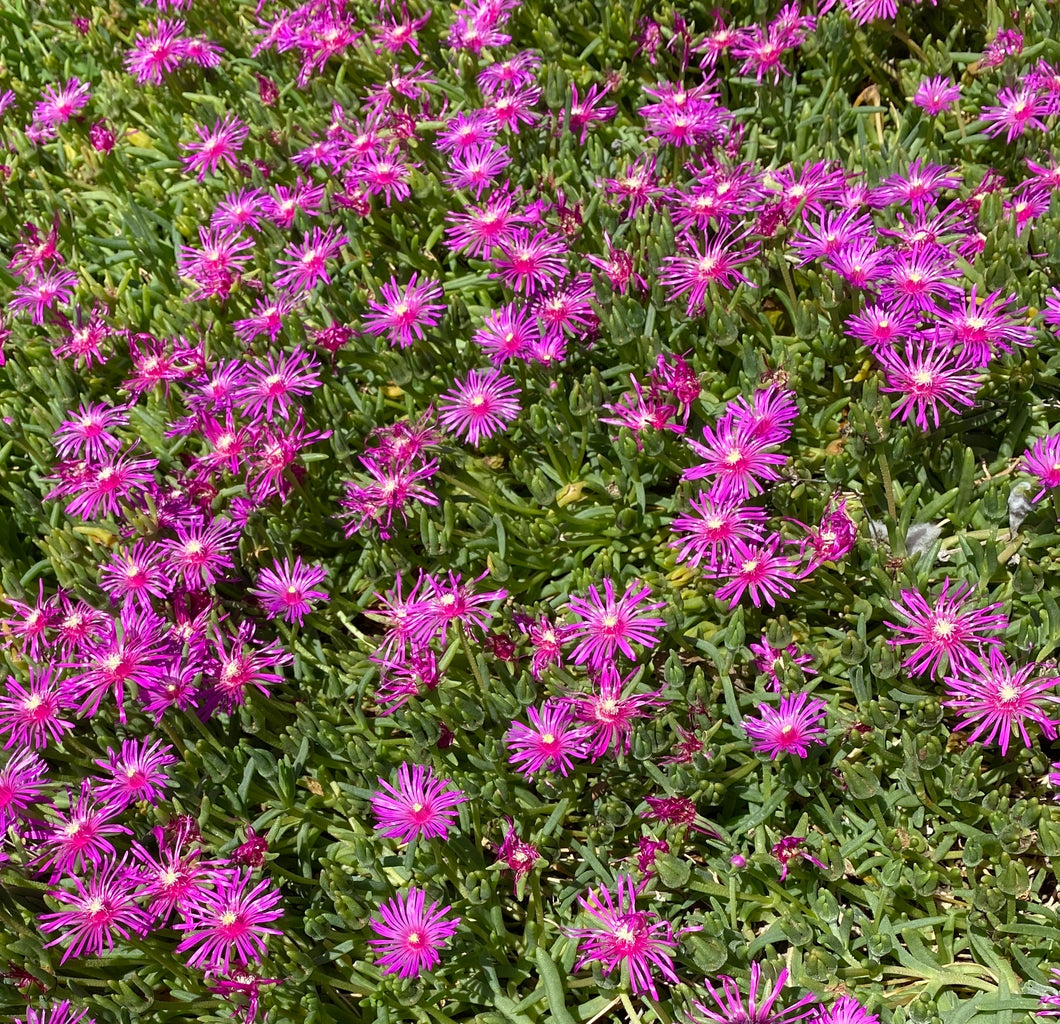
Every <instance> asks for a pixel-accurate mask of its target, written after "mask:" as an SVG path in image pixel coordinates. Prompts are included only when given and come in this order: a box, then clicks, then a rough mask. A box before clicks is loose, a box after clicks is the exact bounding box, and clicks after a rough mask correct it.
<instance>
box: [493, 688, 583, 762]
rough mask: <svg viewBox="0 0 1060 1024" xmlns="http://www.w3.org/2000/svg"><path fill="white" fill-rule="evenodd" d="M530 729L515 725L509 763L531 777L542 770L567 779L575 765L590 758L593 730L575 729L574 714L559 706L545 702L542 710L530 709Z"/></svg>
mask: <svg viewBox="0 0 1060 1024" xmlns="http://www.w3.org/2000/svg"><path fill="white" fill-rule="evenodd" d="M526 714H527V717H528V718H529V719H530V725H524V724H523V723H522V722H512V727H511V729H510V730H509V731H508V735H507V737H506V741H507V744H508V749H509V750H510V751H511V754H510V755H509V758H508V760H509V761H510V762H511V763H512V765H514V766H515V767H516V768H518V769H519V770H520V771H522V772H523V774H524V775H527V776H530V775H533V774H535V773H536V772H539V771H541V770H542V769H546V768H547V769H548V770H549V771H552V772H559V773H560V774H561V775H567V774H568V773H569V772H570V771H571V770H572V769H573V768H574V762H575V761H580V760H582V759H583V758H585V757H586V756H587V755H588V752H589V751H588V744H589V737H590V735H591V732H592V730H590V729H589V728H588V727H586V726H575V725H574V724H573V723H574V719H573V715H572V714H571V711H570V710H569V709H568V708H566V707H563V706H562V705H560V704H558V703H549V702H546V703H545V704H543V705H542V707H541V708H540V710H539V709H538V708H533V707H531V708H527V712H526Z"/></svg>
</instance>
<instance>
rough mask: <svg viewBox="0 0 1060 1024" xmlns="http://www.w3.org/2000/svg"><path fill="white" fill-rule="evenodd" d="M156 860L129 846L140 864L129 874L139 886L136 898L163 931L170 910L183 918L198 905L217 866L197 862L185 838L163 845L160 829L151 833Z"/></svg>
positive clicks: (178, 838) (136, 845) (181, 835)
mask: <svg viewBox="0 0 1060 1024" xmlns="http://www.w3.org/2000/svg"><path fill="white" fill-rule="evenodd" d="M154 834H155V839H156V840H157V841H158V847H159V849H158V856H157V857H155V856H154V855H153V854H151V853H149V852H148V851H147V850H146V849H145V848H144V847H143V846H141V845H140V844H139V843H136V842H134V843H133V844H132V855H133V857H134V858H136V860H138V861H139V862H140V863H139V864H138V865H134V866H133V867H132V868H131V869H130V871H131V872H132V873H134V874H135V875H136V876H137V878H138V879H139V882H140V887H141V888H140V890H139V893H138V895H139V896H140V897H141V898H142V899H146V900H147V911H148V913H149V914H150V915H151V918H152V921H153V922H154V924H155V925H156V926H158V927H165V926H166V924H167V923H168V922H169V918H170V916H171V915H172V913H173V911H174V910H178V911H180V912H181V913H182V914H185V916H186V909H187V908H188V907H189V906H190V905H191V904H193V903H201V902H202V901H203V899H205V898H206V897H207V890H208V889H209V888H210V887H211V886H212V885H213V880H214V877H215V875H216V874H217V871H218V868H219V867H220V865H219V863H217V862H215V861H204V860H200V857H199V850H198V849H196V848H192V849H188V848H187V847H186V846H185V843H186V842H187V840H188V836H187V835H185V834H183V833H181V834H178V835H177V836H176V838H175V839H174V840H173V842H172V844H170V843H167V841H166V839H165V835H164V832H163V829H161V828H156V829H155V830H154Z"/></svg>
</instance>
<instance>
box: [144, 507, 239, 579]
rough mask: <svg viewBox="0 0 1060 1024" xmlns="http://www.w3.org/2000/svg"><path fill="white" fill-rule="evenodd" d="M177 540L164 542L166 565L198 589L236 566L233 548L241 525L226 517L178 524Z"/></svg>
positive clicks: (175, 576)
mask: <svg viewBox="0 0 1060 1024" xmlns="http://www.w3.org/2000/svg"><path fill="white" fill-rule="evenodd" d="M176 531H177V536H176V539H175V540H173V539H167V540H163V541H161V542H160V543H161V545H162V547H163V548H164V549H165V552H166V555H165V565H166V568H167V569H168V570H169V571H170V572H171V573H172V574H173V578H174V579H176V580H179V581H181V582H182V583H183V584H184V585H185V586H186V587H188V588H189V589H193V590H199V589H201V588H203V587H206V586H210V585H212V584H214V583H216V582H217V581H218V579H220V578H221V574H222V573H223V572H224V570H225V569H230V568H232V566H233V562H232V554H231V553H232V551H233V550H234V549H235V546H236V543H237V542H238V539H239V534H240V532H241V528H240V526H239V525H238V524H237V523H233V522H230V521H229V520H227V519H209V520H207V519H201V520H200V521H199V522H197V523H194V524H192V525H188V526H186V525H183V524H178V525H177V528H176Z"/></svg>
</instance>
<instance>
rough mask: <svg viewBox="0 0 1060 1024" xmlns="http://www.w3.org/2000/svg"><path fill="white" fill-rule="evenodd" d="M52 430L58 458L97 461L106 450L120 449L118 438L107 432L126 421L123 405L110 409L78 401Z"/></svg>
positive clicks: (123, 424) (125, 411) (105, 406)
mask: <svg viewBox="0 0 1060 1024" xmlns="http://www.w3.org/2000/svg"><path fill="white" fill-rule="evenodd" d="M67 415H68V416H69V417H70V418H69V419H66V420H63V421H62V423H60V424H59V426H58V428H57V429H56V431H55V435H54V441H53V443H54V444H55V450H56V451H57V452H58V453H59V457H60V458H62V459H72V458H84V459H90V460H92V461H101V460H103V459H105V458H106V457H107V453H108V452H113V451H117V450H118V449H119V448H121V441H120V440H119V439H118V438H117V437H115V436H114V435H113V434H112V433H111V431H112V430H114V429H115V428H116V427H124V426H125V425H126V423H127V422H128V420H129V414H128V411H127V410H126V409H125V408H122V407H119V408H117V409H115V408H112V407H111V406H109V405H104V404H103V403H102V402H94V403H89V404H86V403H84V402H82V403H81V404H80V406H79V407H78V409H77V412H76V413H74V412H69V413H67Z"/></svg>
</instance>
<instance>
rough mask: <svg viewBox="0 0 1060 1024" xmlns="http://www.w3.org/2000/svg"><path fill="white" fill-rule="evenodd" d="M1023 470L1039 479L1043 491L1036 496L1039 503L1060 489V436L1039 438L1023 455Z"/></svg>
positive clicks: (1053, 435)
mask: <svg viewBox="0 0 1060 1024" xmlns="http://www.w3.org/2000/svg"><path fill="white" fill-rule="evenodd" d="M1022 468H1023V470H1024V471H1025V472H1027V473H1030V474H1031V475H1032V476H1036V477H1037V478H1038V482H1039V483H1040V484H1041V485H1042V489H1041V490H1040V491H1039V492H1038V493H1037V494H1036V495H1035V496H1034V498H1033V499H1032V500H1033V501H1038V500H1040V499H1041V497H1042V496H1043V495H1044V494H1045V493H1046V492H1048V491H1050V490H1052V489H1053V488H1054V487H1060V434H1049V435H1048V436H1046V437H1039V438H1038V439H1037V440H1036V441H1035V442H1034V445H1033V446H1032V447H1031V448H1028V449H1027V451H1025V452H1024V453H1023V466H1022Z"/></svg>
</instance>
